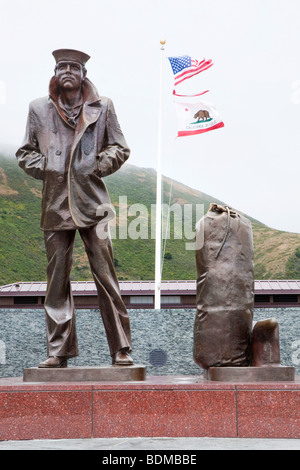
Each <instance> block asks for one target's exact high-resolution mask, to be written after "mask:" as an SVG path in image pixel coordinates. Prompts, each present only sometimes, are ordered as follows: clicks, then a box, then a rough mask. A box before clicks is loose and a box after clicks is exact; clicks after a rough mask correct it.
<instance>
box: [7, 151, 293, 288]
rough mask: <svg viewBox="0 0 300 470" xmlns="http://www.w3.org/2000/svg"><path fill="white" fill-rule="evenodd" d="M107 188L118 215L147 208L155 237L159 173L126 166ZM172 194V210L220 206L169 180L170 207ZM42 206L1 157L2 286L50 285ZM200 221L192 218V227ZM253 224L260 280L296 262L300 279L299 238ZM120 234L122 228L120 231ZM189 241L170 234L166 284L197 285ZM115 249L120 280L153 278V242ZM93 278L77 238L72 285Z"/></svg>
mask: <svg viewBox="0 0 300 470" xmlns="http://www.w3.org/2000/svg"><path fill="white" fill-rule="evenodd" d="M105 183H106V185H107V187H108V190H109V193H110V196H111V199H112V202H113V204H114V206H115V209H116V212H117V214H118V210H119V207H118V205H119V196H126V197H127V203H128V206H131V205H132V204H136V203H139V204H144V206H146V207H147V211H148V213H147V214H148V218H147V217H144V223H146V224H147V225H148V229H149V235H150V228H151V217H150V216H151V210H150V209H151V204H155V190H156V173H155V171H154V170H151V169H143V168H138V167H134V166H132V165H128V164H126V165H125V166H124V167H123V168H122V169H121V170H120V171H119V172H117V173H116V174H114V175H112V176H110V177H108V178H106V179H105ZM170 191H171V199H170V201H171V205H172V204H180V205H181V206H183V204H194V205H195V204H201V203H202V204H204V208H205V212H206V210H207V209H208V207H209V204H210V203H211V202H218V203H220V201H218V200H216V199H215V198H212V197H210V196H208V195H206V194H204V193H201V192H199V191H196V190H193V189H191V188H188V187H187V186H184V185H182V184H180V183H178V182H175V181H174V182H172V180H170V179H168V178H165V179H164V183H163V197H164V202H165V203H168V202H169V196H170ZM40 206H41V182H39V181H36V180H34V179H33V178H30V177H28V176H27V175H26V174H25V173H23V171H22V170H21V169H19V168H18V166H17V164H16V161H15V159H12V158H4V157H1V156H0V266H1V268H0V285H1V284H8V283H11V282H16V281H33V280H45V273H46V259H45V250H44V245H43V233H42V231H41V230H40V229H39V220H40ZM147 214H146V215H147ZM138 215H139V214H136V216H135V217H132V218H131V219H130V218H129V224H130V222H131V221H134V220H137V216H138ZM117 220H118V219H117ZM139 220H140V219H139ZM195 220H196V219H195V214H193V221H192V222H191V224H190V226H191V227H193V224H194V222H195ZM120 223H121V222H120ZM252 223H253V232H254V246H255V276H256V278H257V279H258V278H260V279H275V278H277V279H280V278H281V279H283V278H285V277H286V275H287V266H290V265H291V262H292V265H293V270H292V271H291V270H290V271H289V274H290V276H289V277H290V278H300V258H299V257H297V256H295V252H296V250H297V248H298V249H299V247H300V234H292V233H287V232H280V231H277V230H274V229H271V228H268V227H266V226H264V225H263V224H261V223H259V222H258V221H255V220H252ZM171 227H172V224H171ZM123 228H124V226H123ZM118 229H119V226H117V231H118ZM117 233H118V232H117ZM177 235H178V234H177ZM186 241H188V240H185V239H181V238H180V239H174V231H173V229H172V230H171V239H170V240H167V244H166V246H165V252H166V253H168V254H169V255H168V257H169V259H165V260H164V269H163V278H164V279H195V277H196V266H195V255H194V252H193V251H187V250H186V249H185V243H186ZM113 246H114V256H115V260H116V261H115V263H116V269H117V272H118V276H119V279H120V280H122V279H153V278H154V249H155V247H154V240H153V239H151V238H149V239H145V240H144V239H137V240H132V239H130V238H128V239H126V240H119V239H115V240H113ZM298 260H299V269H298V264H297V263H298ZM295 266H296V267H295ZM90 278H91V275H90V270H89V267H88V262H87V258H86V255H85V252H84V248H83V246H82V242H81V240H80V237H79V236H78V235H77V237H76V244H75V249H74V265H73V270H72V279H73V280H88V279H90Z"/></svg>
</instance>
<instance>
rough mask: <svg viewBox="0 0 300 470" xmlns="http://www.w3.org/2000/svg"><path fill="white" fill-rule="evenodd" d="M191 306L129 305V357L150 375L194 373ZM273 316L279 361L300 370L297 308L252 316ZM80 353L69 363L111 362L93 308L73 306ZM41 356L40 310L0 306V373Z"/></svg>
mask: <svg viewBox="0 0 300 470" xmlns="http://www.w3.org/2000/svg"><path fill="white" fill-rule="evenodd" d="M195 313H196V312H195V310H194V309H189V310H184V309H170V310H129V315H130V319H131V327H132V341H133V354H132V356H133V359H134V361H135V363H136V364H144V365H146V366H147V372H148V374H149V375H167V374H171V375H197V374H199V375H200V374H202V370H201V369H200V368H198V367H197V366H196V365H195V364H194V362H193V352H192V351H193V327H194V319H195ZM270 317H274V318H276V319H277V320H278V322H279V325H280V345H281V364H282V365H289V366H292V365H293V366H294V367H295V368H296V373H297V374H300V308H285V309H256V310H255V315H254V320H255V321H257V320H263V319H266V318H270ZM76 321H77V331H78V342H79V351H80V356H79V357H78V358H76V359H72V360H70V361H69V365H70V366H71V365H76V366H79V365H80V366H83V365H104V364H111V359H110V356H109V352H108V346H107V341H106V336H105V332H104V329H103V325H102V321H101V317H100V314H99V311H98V310H77V311H76ZM44 359H46V337H45V318H44V311H43V310H35V309H32V310H30V309H23V310H22V309H0V377H18V376H22V374H23V369H24V368H25V367H36V366H37V365H38V363H39V362H40V361H41V360H44Z"/></svg>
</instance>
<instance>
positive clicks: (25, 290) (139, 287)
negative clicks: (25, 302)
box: [0, 280, 300, 297]
mask: <svg viewBox="0 0 300 470" xmlns="http://www.w3.org/2000/svg"><path fill="white" fill-rule="evenodd" d="M71 284H72V291H73V294H74V295H78V296H80V295H85V296H87V295H96V293H97V291H96V286H95V283H94V282H93V281H76V282H72V283H71ZM196 287H197V284H196V281H192V280H191V281H162V283H161V294H162V295H168V294H170V295H171V294H173V295H174V294H177V295H180V294H181V295H195V294H196ZM46 288H47V283H46V282H19V283H14V284H8V285H5V286H0V297H7V296H44V295H45V294H46ZM120 289H121V294H122V295H154V281H120ZM254 290H255V294H269V295H272V294H291V293H292V294H300V280H299V281H296V280H295V281H294V280H271V281H268V280H262V281H255V289H254Z"/></svg>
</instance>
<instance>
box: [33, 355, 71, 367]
mask: <svg viewBox="0 0 300 470" xmlns="http://www.w3.org/2000/svg"><path fill="white" fill-rule="evenodd" d="M65 367H68V361H67V359H66V358H65V357H56V356H50V357H48V359H46V361H44V362H41V363H40V364H39V368H41V369H47V368H48V369H50V368H52V369H55V368H56V369H63V368H65Z"/></svg>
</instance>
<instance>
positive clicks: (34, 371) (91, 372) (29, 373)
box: [23, 365, 146, 382]
mask: <svg viewBox="0 0 300 470" xmlns="http://www.w3.org/2000/svg"><path fill="white" fill-rule="evenodd" d="M142 380H146V366H143V365H133V366H101V367H66V368H61V369H58V368H38V367H32V368H29V369H24V371H23V382H135V381H142Z"/></svg>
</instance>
